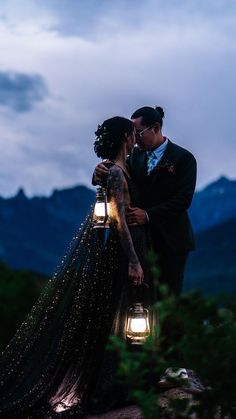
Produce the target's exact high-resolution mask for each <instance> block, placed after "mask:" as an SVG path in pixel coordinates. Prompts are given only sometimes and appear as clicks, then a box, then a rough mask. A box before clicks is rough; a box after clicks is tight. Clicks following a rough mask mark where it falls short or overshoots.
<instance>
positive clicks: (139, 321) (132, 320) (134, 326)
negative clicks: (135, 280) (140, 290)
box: [126, 303, 150, 345]
mask: <svg viewBox="0 0 236 419" xmlns="http://www.w3.org/2000/svg"><path fill="white" fill-rule="evenodd" d="M149 335H150V326H149V312H148V309H147V308H143V304H142V303H135V304H134V305H133V307H131V308H130V309H129V311H128V322H127V330H126V338H127V342H128V343H129V344H131V345H142V344H143V343H144V342H145V340H146V338H147V337H148V336H149Z"/></svg>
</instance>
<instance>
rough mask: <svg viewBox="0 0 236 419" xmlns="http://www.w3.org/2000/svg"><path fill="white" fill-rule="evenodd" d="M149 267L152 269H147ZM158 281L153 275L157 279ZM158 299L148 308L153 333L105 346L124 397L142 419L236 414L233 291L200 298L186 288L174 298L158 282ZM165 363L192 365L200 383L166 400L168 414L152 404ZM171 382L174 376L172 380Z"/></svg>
mask: <svg viewBox="0 0 236 419" xmlns="http://www.w3.org/2000/svg"><path fill="white" fill-rule="evenodd" d="M153 272H157V271H155V270H153ZM157 283H158V280H157ZM159 291H161V295H162V299H161V301H157V302H156V303H155V304H154V306H153V307H152V309H153V310H156V311H157V312H158V318H159V325H158V333H157V336H158V338H157V339H155V338H154V337H149V338H148V339H147V340H146V342H145V343H144V345H143V346H142V347H141V349H140V350H139V351H138V352H137V351H133V350H132V348H131V347H128V346H126V344H125V342H121V341H120V340H119V339H118V338H116V337H110V344H109V348H110V349H112V348H113V349H115V350H116V351H118V352H119V355H120V366H119V371H118V374H119V377H120V379H121V380H123V382H124V383H125V384H126V385H127V388H128V393H129V399H130V400H132V401H134V402H136V403H137V404H138V405H139V407H140V408H141V411H142V414H143V416H144V418H146V419H157V418H166V417H168V418H171V417H174V418H181V417H183V418H190V417H193V416H191V415H192V414H193V413H196V414H197V415H198V416H197V417H198V418H201V419H204V418H207V419H213V418H214V417H216V416H215V415H216V413H217V412H218V413H219V410H220V416H218V417H220V418H224V417H226V416H227V418H234V417H236V373H235V371H236V356H235V354H236V296H233V297H231V299H229V298H225V297H223V296H221V297H217V298H214V299H213V298H205V297H203V296H202V295H201V294H200V293H199V292H197V291H192V292H189V293H185V294H183V295H182V296H181V297H179V298H178V299H176V298H175V297H174V296H172V295H170V294H169V293H168V292H167V288H166V287H163V286H162V287H159ZM168 367H178V368H181V367H185V368H187V369H190V370H193V371H194V372H195V373H196V374H197V375H198V376H199V377H200V380H201V382H202V384H203V386H204V390H203V391H199V392H196V394H193V396H192V397H193V400H192V402H191V403H190V402H189V400H188V399H186V398H185V399H175V400H170V402H169V407H168V409H169V410H168V413H167V412H166V410H165V409H164V410H163V408H161V407H160V406H159V405H158V400H159V398H160V388H159V387H158V381H159V379H160V375H161V374H162V373H163V371H165V369H166V368H168ZM172 380H173V381H175V379H172Z"/></svg>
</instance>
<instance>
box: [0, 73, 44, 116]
mask: <svg viewBox="0 0 236 419" xmlns="http://www.w3.org/2000/svg"><path fill="white" fill-rule="evenodd" d="M47 94H48V92H47V87H46V84H45V82H44V80H43V78H42V77H41V76H40V75H37V74H35V75H29V74H24V73H17V72H13V71H11V72H4V71H1V72H0V105H1V106H7V107H8V108H10V109H12V110H13V111H15V112H27V111H30V110H31V109H32V108H33V106H34V104H35V103H36V102H40V101H42V100H43V99H44V98H45V97H46V96H47Z"/></svg>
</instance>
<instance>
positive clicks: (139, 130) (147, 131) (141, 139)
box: [132, 117, 156, 150]
mask: <svg viewBox="0 0 236 419" xmlns="http://www.w3.org/2000/svg"><path fill="white" fill-rule="evenodd" d="M132 121H133V123H134V125H135V128H136V143H137V144H138V145H139V147H140V148H141V149H142V150H151V149H153V147H154V146H155V145H156V131H155V127H154V126H150V127H147V126H145V125H143V124H142V117H139V118H136V119H132Z"/></svg>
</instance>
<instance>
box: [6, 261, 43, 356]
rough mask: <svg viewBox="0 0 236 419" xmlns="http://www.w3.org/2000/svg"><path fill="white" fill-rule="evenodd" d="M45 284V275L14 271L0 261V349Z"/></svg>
mask: <svg viewBox="0 0 236 419" xmlns="http://www.w3.org/2000/svg"><path fill="white" fill-rule="evenodd" d="M44 284H45V277H43V276H42V275H39V274H36V273H34V272H28V271H26V270H19V271H14V270H12V269H10V268H8V267H7V266H6V265H5V264H4V263H2V262H0V323H1V325H2V327H1V329H0V350H3V349H4V348H5V346H6V345H7V343H8V342H9V340H10V339H11V337H12V336H13V334H14V332H15V331H16V329H17V328H18V326H20V324H21V323H22V321H23V320H24V318H25V316H26V314H27V313H28V312H29V310H30V308H31V307H32V305H33V303H34V302H35V301H36V299H37V297H38V296H39V294H40V291H41V289H42V287H43V285H44Z"/></svg>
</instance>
